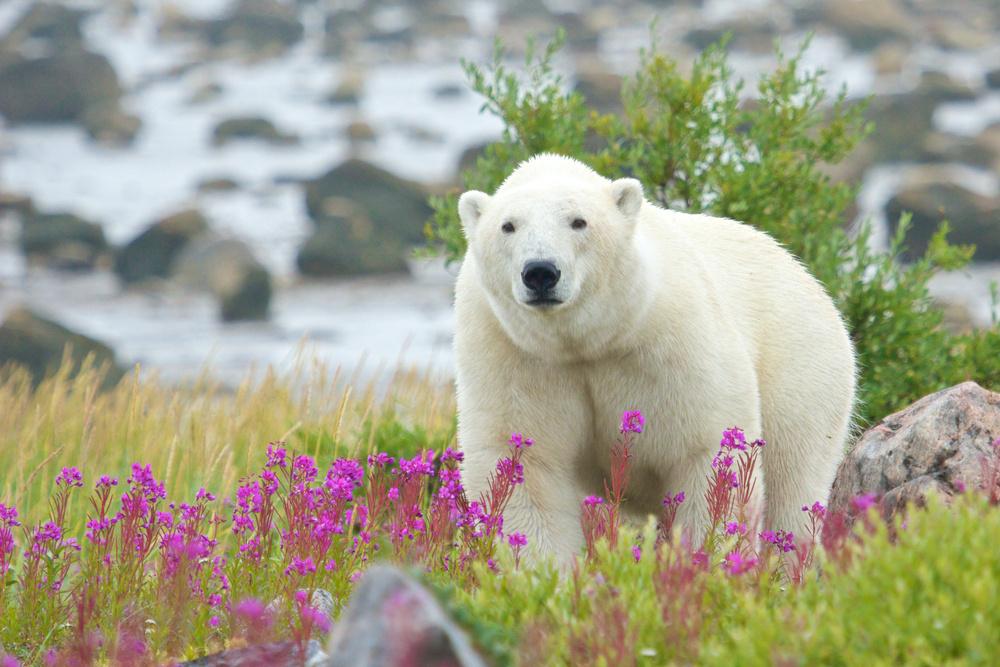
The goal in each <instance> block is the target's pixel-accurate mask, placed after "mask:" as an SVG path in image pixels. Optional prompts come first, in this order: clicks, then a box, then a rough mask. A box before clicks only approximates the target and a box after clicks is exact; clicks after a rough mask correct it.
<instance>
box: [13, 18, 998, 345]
mask: <svg viewBox="0 0 1000 667" xmlns="http://www.w3.org/2000/svg"><path fill="white" fill-rule="evenodd" d="M354 4H355V6H354V7H353V8H351V9H343V8H336V7H325V6H323V5H318V4H315V3H309V2H300V3H283V2H277V1H276V0H238V1H235V2H215V3H207V4H206V3H198V2H193V1H191V2H174V3H167V2H162V3H161V2H153V3H148V4H143V5H141V6H140V5H139V4H138V3H133V2H102V1H98V0H93V1H91V2H65V3H50V2H26V1H20V0H18V1H15V2H12V3H9V4H8V6H6V7H5V8H3V10H2V11H0V34H2V35H3V36H2V37H0V116H3V118H4V121H5V127H4V129H3V130H2V133H0V223H2V224H0V245H5V246H6V247H7V250H6V251H5V255H4V256H5V257H14V256H15V254H16V255H17V256H19V257H20V259H19V260H17V261H16V262H14V263H12V264H11V265H8V266H7V267H6V268H5V269H4V271H3V273H2V275H0V280H4V281H5V282H7V283H8V285H10V284H13V283H18V284H21V285H24V284H25V283H30V282H31V281H33V280H36V276H38V275H40V272H53V271H54V272H60V273H65V272H70V273H65V274H66V275H67V276H69V278H67V279H70V280H71V279H72V276H73V275H77V274H79V273H80V272H92V271H98V272H100V271H107V270H109V269H113V270H114V273H115V275H116V276H117V280H119V282H120V285H121V289H122V290H123V291H122V294H125V293H126V291H133V292H134V291H136V290H138V291H139V292H140V293H143V294H148V295H149V297H148V298H150V299H160V298H162V294H164V290H167V291H171V290H181V291H193V292H198V293H204V294H207V295H209V296H210V298H211V299H212V300H213V301H214V302H215V304H216V313H217V315H216V317H217V318H218V319H219V320H220V321H223V322H236V321H250V322H253V321H261V320H267V319H268V318H273V317H274V315H273V312H274V307H273V304H272V300H273V299H274V298H276V296H277V295H279V294H281V293H282V292H283V291H285V290H288V289H295V288H296V286H298V285H301V284H303V283H305V282H309V281H314V280H331V279H334V280H344V279H353V277H356V276H364V275H382V274H397V275H403V274H405V272H406V271H407V269H408V266H409V265H408V261H407V257H408V254H409V252H410V248H411V247H412V246H414V245H415V244H420V243H421V241H422V229H423V225H424V222H425V220H426V218H427V216H428V214H429V208H428V207H427V204H426V199H427V196H428V195H429V194H431V193H435V192H441V191H444V190H445V189H447V188H451V187H455V186H456V184H457V183H458V180H457V179H458V170H459V166H460V164H461V163H462V162H463V161H464V163H465V164H466V165H467V164H468V157H467V155H474V154H475V150H476V146H479V145H481V144H482V142H483V141H485V140H488V139H489V138H491V137H494V136H497V133H498V132H499V127H498V125H497V124H496V122H495V121H493V120H490V119H488V118H485V119H484V118H483V117H482V116H480V115H478V114H477V113H476V109H477V108H478V106H479V105H480V104H481V102H480V101H479V100H477V99H475V96H474V95H472V94H471V92H470V91H469V90H468V86H467V84H466V83H465V81H464V75H462V73H461V70H460V68H459V66H458V61H459V58H461V57H466V58H468V59H469V60H472V61H474V62H485V61H487V60H488V58H489V54H490V49H491V48H492V41H493V38H495V37H498V38H500V39H502V40H503V42H504V43H505V44H506V45H507V47H508V51H509V54H510V56H511V57H515V58H516V57H520V56H522V55H523V50H524V45H525V43H526V39H527V36H528V35H529V34H534V35H537V36H538V37H539V38H540V39H544V38H546V37H547V36H550V35H551V34H553V33H554V32H555V30H556V29H557V28H562V29H564V30H565V31H566V34H567V46H566V48H565V50H564V52H563V53H562V54H561V55H560V57H559V60H558V62H557V66H558V68H559V69H560V71H563V72H565V73H566V75H567V81H568V82H569V83H570V84H571V85H573V86H576V88H577V89H578V90H580V91H581V92H583V93H584V95H585V96H586V97H587V99H588V101H589V102H590V103H591V104H592V105H594V106H595V107H597V108H599V109H601V110H602V111H615V110H617V109H620V98H619V91H620V87H621V81H622V75H623V74H628V73H629V72H631V71H633V70H634V68H635V65H636V59H637V54H638V49H639V48H640V47H643V46H646V45H648V42H649V35H650V31H651V30H652V32H653V33H655V35H656V39H657V44H658V47H659V48H660V49H662V50H664V51H666V52H669V53H670V54H671V55H672V56H673V57H675V58H676V59H677V60H678V61H679V62H680V63H682V65H683V64H684V63H688V62H690V60H691V59H692V58H693V57H694V55H695V54H697V53H698V51H699V50H701V49H703V48H704V47H705V46H706V45H707V44H709V43H711V42H713V41H715V40H717V39H718V38H719V37H721V36H722V35H723V34H725V33H730V34H731V35H732V38H731V42H730V46H729V49H730V51H731V54H732V55H731V61H732V63H733V66H734V68H735V70H736V73H737V75H740V76H743V77H745V78H746V79H747V81H748V85H747V89H748V90H752V87H753V86H752V83H753V79H754V77H755V75H756V73H757V72H759V71H760V70H762V69H766V68H768V67H770V66H771V65H770V63H772V62H773V60H774V55H773V45H774V43H775V41H778V42H780V43H781V45H782V48H783V49H784V50H785V51H786V52H790V51H794V50H795V49H796V48H797V46H798V45H799V44H800V43H801V42H802V41H803V40H804V39H805V36H806V35H807V34H810V33H811V34H812V35H813V37H812V43H811V45H810V47H809V49H808V50H807V51H806V52H805V55H804V60H803V63H804V66H806V67H809V68H814V67H821V68H825V69H827V70H828V72H829V74H828V77H827V81H828V84H829V87H830V89H831V92H833V91H834V90H835V89H836V88H837V87H838V86H839V85H841V84H844V83H846V84H847V85H848V91H849V94H850V96H851V103H856V102H857V101H858V100H859V98H861V97H864V96H866V95H869V94H872V95H873V98H872V99H871V100H870V106H869V112H868V117H869V119H870V120H872V121H874V122H875V123H876V130H875V131H874V132H873V133H872V134H871V135H870V136H869V138H868V139H867V140H866V141H865V142H864V143H863V144H862V145H861V146H860V147H859V148H858V149H857V150H855V151H854V153H852V155H851V156H850V157H849V158H848V159H847V160H846V161H845V162H844V163H842V164H839V165H834V166H831V167H830V170H829V173H830V174H831V176H832V177H833V178H835V179H837V180H842V181H847V182H851V183H855V184H859V185H861V186H862V192H861V195H860V196H859V198H858V202H857V206H856V210H855V211H854V219H853V220H847V221H845V224H852V223H854V224H856V223H857V222H859V221H861V220H865V219H868V218H869V217H871V218H872V219H873V220H874V221H875V223H876V224H877V225H879V226H880V230H881V232H880V234H878V235H876V238H878V239H881V242H883V243H884V239H885V238H886V236H887V235H889V234H891V233H892V232H893V230H894V228H895V224H896V222H897V221H898V219H899V215H900V213H901V212H902V211H910V212H912V213H913V227H912V229H911V230H910V232H909V233H908V235H907V244H908V246H909V249H910V250H909V252H908V253H907V254H906V255H905V258H907V259H913V258H915V257H917V256H919V255H920V254H921V252H922V250H923V248H925V247H926V244H927V241H928V239H929V237H930V234H931V233H932V231H933V230H934V229H935V228H936V226H937V224H938V223H939V222H940V221H941V220H942V219H948V220H949V221H950V222H951V224H952V229H953V232H952V235H951V240H952V241H953V242H957V243H974V244H976V246H977V251H976V255H975V261H976V262H977V264H976V266H975V267H974V270H973V271H971V272H970V273H972V274H973V275H975V276H977V280H978V282H977V283H975V284H976V285H977V290H978V291H977V292H976V293H975V295H970V294H961V293H960V292H961V289H959V288H952V289H950V290H949V289H942V290H941V292H942V294H941V295H939V298H941V299H942V300H943V301H945V302H946V305H947V307H948V308H949V312H951V313H952V314H953V316H952V317H951V319H950V321H951V322H952V323H953V326H955V327H956V328H965V327H969V326H982V325H985V324H988V321H989V313H988V306H986V307H984V304H985V303H988V295H986V294H985V284H986V283H988V280H989V278H990V277H991V276H994V277H1000V68H998V67H997V63H998V62H1000V11H997V10H996V9H995V8H990V7H988V6H983V5H982V4H981V3H977V2H973V1H972V0H960V1H959V2H952V3H942V2H912V1H910V2H904V1H901V0H900V1H896V0H869V1H866V2H860V1H859V0H832V1H830V2H819V1H813V2H804V3H786V2H777V1H775V2H772V1H767V0H761V1H760V2H755V3H751V4H749V5H741V4H739V3H725V2H715V3H707V2H706V3H700V2H697V1H690V2H628V3H625V4H624V5H623V6H622V7H621V8H620V9H616V10H611V9H610V8H608V7H607V6H604V5H602V4H601V3H596V2H588V1H584V0H579V1H578V2H569V3H560V5H559V9H558V10H557V9H554V8H553V6H552V5H551V4H548V3H544V2H541V1H540V0H534V1H532V0H519V1H518V2H513V3H499V2H486V3H476V4H475V5H470V4H467V3H462V2H458V1H447V0H424V1H420V2H417V1H416V0H414V1H413V2H399V3H393V4H391V5H387V4H386V3H377V2H360V3H354ZM654 18H657V21H656V23H655V24H653V28H652V29H650V27H649V26H650V24H651V23H652V21H653V19H654ZM421 68H422V69H421ZM417 71H421V72H435V73H438V74H434V75H433V76H427V77H423V76H421V77H414V76H413V73H414V72H417ZM5 81H6V82H8V84H9V85H5V84H4V82H5ZM265 82H266V83H265ZM266 86H270V89H269V88H267V87H266ZM67 131H71V134H65V133H66V132H67ZM78 132H82V134H72V133H78ZM157 169H158V170H157ZM887 173H891V174H893V175H892V177H891V178H885V177H882V176H880V175H884V174H887ZM991 267H993V268H991ZM440 276H441V279H442V281H443V282H445V283H446V282H447V274H444V273H441V274H440ZM953 280H959V279H958V278H954V279H953ZM965 284H968V283H965ZM25 292H26V293H31V292H32V290H30V289H28V290H25ZM0 302H2V303H3V304H4V305H3V308H4V310H8V309H10V308H13V307H14V306H16V305H18V304H17V303H13V302H12V301H10V300H9V299H6V300H3V299H0ZM24 305H28V306H31V307H41V308H42V309H43V310H45V309H46V308H47V309H49V310H50V311H54V312H52V313H51V314H52V316H53V317H55V318H56V319H65V318H61V317H60V315H61V313H64V312H69V311H72V308H73V304H71V303H43V304H33V303H27V304H24ZM74 316H77V317H78V316H80V315H74ZM390 326H392V325H390ZM397 351H398V350H391V351H388V354H389V355H392V354H395V353H396V352H397ZM382 352H383V353H385V352H386V351H382ZM383 356H384V355H383ZM129 361H131V360H129ZM140 361H141V360H140Z"/></svg>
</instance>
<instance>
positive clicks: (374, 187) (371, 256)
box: [298, 160, 432, 276]
mask: <svg viewBox="0 0 1000 667" xmlns="http://www.w3.org/2000/svg"><path fill="white" fill-rule="evenodd" d="M306 206H307V208H308V210H309V215H310V216H311V217H312V218H313V220H314V221H316V232H315V234H314V235H313V236H312V237H311V238H309V239H308V240H307V241H306V243H305V244H304V245H303V247H302V249H301V250H300V252H299V257H298V265H299V270H300V271H301V272H302V273H303V274H304V275H309V276H337V275H356V274H363V273H384V272H391V271H405V270H406V256H407V254H408V253H409V250H410V247H411V246H412V245H414V244H417V243H421V242H422V241H423V238H424V237H423V228H424V224H425V223H426V221H427V219H428V218H429V217H430V215H431V213H432V211H431V208H430V206H428V204H427V195H426V193H425V192H424V191H423V189H422V188H421V187H419V186H417V185H416V184H413V183H410V182H408V181H404V180H403V179H401V178H398V177H397V176H393V175H392V174H389V173H388V172H386V171H383V170H382V169H379V168H378V167H375V166H373V165H371V164H368V163H366V162H362V161H360V160H348V161H347V162H345V163H343V164H342V165H340V166H339V167H337V168H335V169H333V170H332V171H330V172H329V173H327V174H326V175H324V176H322V177H320V178H319V179H317V180H315V181H312V182H310V183H308V184H307V185H306Z"/></svg>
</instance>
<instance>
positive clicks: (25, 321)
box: [0, 307, 125, 388]
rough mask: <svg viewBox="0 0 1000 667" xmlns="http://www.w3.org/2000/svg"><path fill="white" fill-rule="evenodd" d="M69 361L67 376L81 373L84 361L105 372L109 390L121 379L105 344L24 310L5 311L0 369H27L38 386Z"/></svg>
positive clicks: (118, 369)
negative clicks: (65, 359) (68, 373)
mask: <svg viewBox="0 0 1000 667" xmlns="http://www.w3.org/2000/svg"><path fill="white" fill-rule="evenodd" d="M64 355H65V356H67V357H68V358H69V360H70V361H69V363H70V375H71V376H72V375H75V374H76V373H78V372H79V371H80V368H81V367H82V365H83V362H84V360H86V359H88V358H89V359H91V361H92V363H93V366H94V367H95V368H99V369H103V370H104V371H105V374H104V378H103V387H104V388H110V387H112V386H114V385H115V384H117V383H118V381H119V380H121V378H122V376H123V375H124V374H125V371H124V370H123V369H122V368H121V367H119V366H118V364H117V363H116V362H115V353H114V351H112V350H111V348H109V347H108V346H107V345H105V344H104V343H101V342H100V341H96V340H94V339H93V338H88V337H87V336H84V335H82V334H79V333H75V332H73V331H70V330H69V329H67V328H66V327H64V326H62V325H61V324H58V323H57V322H53V321H52V320H50V319H47V318H45V317H42V316H41V315H38V314H37V313H34V312H32V311H31V310H28V309H27V308H23V307H18V308H14V309H13V310H10V311H8V312H7V315H6V317H4V320H3V324H2V325H0V367H9V365H11V364H15V365H18V366H23V367H25V368H27V370H28V372H29V373H30V374H31V377H32V380H33V382H34V384H35V386H37V385H38V384H39V383H40V382H41V381H42V380H43V379H45V378H46V377H47V376H49V375H52V374H53V373H55V372H56V370H58V369H59V368H60V366H61V365H62V362H63V359H64Z"/></svg>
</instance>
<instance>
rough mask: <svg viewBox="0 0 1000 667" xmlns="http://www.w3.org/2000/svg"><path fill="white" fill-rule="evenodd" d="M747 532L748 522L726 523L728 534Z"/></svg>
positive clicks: (744, 533)
mask: <svg viewBox="0 0 1000 667" xmlns="http://www.w3.org/2000/svg"><path fill="white" fill-rule="evenodd" d="M746 533H747V527H746V524H742V523H737V522H735V521H733V522H731V523H727V524H726V535H746Z"/></svg>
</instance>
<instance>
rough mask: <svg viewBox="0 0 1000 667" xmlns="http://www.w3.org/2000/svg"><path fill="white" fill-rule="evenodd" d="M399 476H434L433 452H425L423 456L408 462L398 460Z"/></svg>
mask: <svg viewBox="0 0 1000 667" xmlns="http://www.w3.org/2000/svg"><path fill="white" fill-rule="evenodd" d="M399 474H401V475H413V476H416V475H426V476H428V477H430V476H431V475H433V474H434V452H433V451H431V450H427V452H426V453H425V454H424V455H423V456H420V455H418V456H415V457H413V458H412V459H410V460H409V461H407V460H406V459H402V458H401V459H399Z"/></svg>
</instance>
